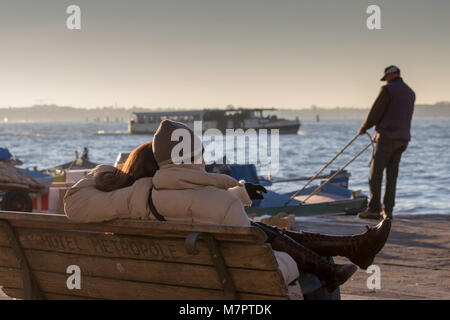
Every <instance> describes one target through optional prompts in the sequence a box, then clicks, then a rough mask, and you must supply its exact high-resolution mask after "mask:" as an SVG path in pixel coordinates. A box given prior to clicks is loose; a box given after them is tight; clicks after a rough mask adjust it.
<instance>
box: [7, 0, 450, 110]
mask: <svg viewBox="0 0 450 320" xmlns="http://www.w3.org/2000/svg"><path fill="white" fill-rule="evenodd" d="M71 4H76V5H79V6H80V7H81V11H82V16H81V21H82V26H81V27H82V29H81V30H68V29H67V28H66V19H67V17H68V14H67V13H66V8H67V7H68V6H69V5H71ZM370 4H377V5H379V6H380V7H381V21H382V30H368V29H367V27H366V19H367V17H368V15H367V14H366V8H367V7H368V5H370ZM390 64H396V65H398V66H399V67H400V69H401V70H402V71H403V76H404V79H405V81H406V82H407V83H409V84H410V85H411V86H412V87H413V89H414V90H415V91H416V94H417V102H418V103H435V102H437V101H442V100H447V101H448V100H450V1H449V0H430V1H425V0H389V1H381V0H372V1H364V0H340V1H336V0H329V1H325V0H311V1H309V0H308V1H300V0H297V1H294V0H291V1H288V0H273V1H266V0H239V1H237V0H178V1H173V0H161V1H159V0H158V1H154V0H146V1H138V0H130V1H123V0H122V1H111V0H110V1H106V0H88V1H87V0H86V1H85V0H71V1H61V0H54V1H44V0H39V1H38V0H35V1H28V0H27V1H23V0H0V66H1V69H0V70H1V71H0V107H8V106H29V105H32V104H38V103H55V104H60V105H71V106H75V107H97V106H105V105H113V104H115V103H117V104H118V105H119V106H124V107H131V106H133V105H136V106H141V107H195V108H200V107H224V106H225V105H227V104H233V105H236V106H246V107H257V106H267V107H268V106H275V107H280V108H288V107H289V108H302V107H309V106H310V105H312V104H316V105H318V106H325V107H335V106H355V107H369V106H370V105H371V103H372V101H373V100H374V98H375V97H376V95H377V93H378V90H379V87H380V86H381V85H382V83H381V82H380V81H379V78H380V77H381V75H382V71H383V69H384V67H386V66H387V65H390Z"/></svg>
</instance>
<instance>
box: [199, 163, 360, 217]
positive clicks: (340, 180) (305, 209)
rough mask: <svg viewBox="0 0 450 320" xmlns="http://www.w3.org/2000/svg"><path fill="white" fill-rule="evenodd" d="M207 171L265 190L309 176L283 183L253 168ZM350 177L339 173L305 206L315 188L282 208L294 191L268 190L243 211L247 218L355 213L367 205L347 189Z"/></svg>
mask: <svg viewBox="0 0 450 320" xmlns="http://www.w3.org/2000/svg"><path fill="white" fill-rule="evenodd" d="M206 169H207V171H210V172H220V173H226V174H229V175H231V176H232V177H234V178H236V179H238V180H240V179H244V180H246V181H247V182H251V183H257V184H261V185H263V186H265V187H267V188H268V187H270V186H271V185H272V184H273V183H278V182H294V181H302V180H308V179H309V177H299V178H295V179H284V180H281V179H278V180H272V181H270V180H265V179H262V178H261V177H258V176H257V174H256V167H255V166H254V165H237V164H232V165H223V164H212V165H207V166H206ZM333 173H334V172H333V171H332V172H331V173H330V174H329V175H322V176H319V177H318V178H321V179H324V178H328V177H330V176H331V175H332V174H333ZM349 177H350V173H348V172H346V171H344V172H342V173H341V174H340V175H338V176H336V177H335V178H334V179H333V180H331V182H330V183H329V184H327V185H325V186H324V187H323V188H322V190H321V191H320V192H319V193H317V194H316V195H313V196H312V197H310V198H309V199H308V201H307V202H306V203H304V202H303V200H304V199H305V198H306V197H307V196H308V195H310V194H311V193H312V192H313V191H314V190H315V189H316V188H317V186H318V185H316V186H311V187H309V188H306V189H305V190H303V191H302V192H301V193H300V194H298V195H297V196H296V197H295V198H294V199H293V200H292V201H291V202H290V203H289V205H288V206H284V204H285V203H286V202H287V201H288V200H289V198H290V197H291V196H292V195H293V194H294V192H295V191H292V192H288V193H277V192H274V191H272V190H270V188H269V189H268V193H267V194H264V200H256V201H253V205H252V206H251V207H248V208H246V211H247V213H248V214H250V215H255V214H256V215H258V216H262V215H269V216H275V215H277V214H279V213H287V214H294V215H295V216H307V215H313V214H329V213H346V214H356V213H358V212H360V211H362V210H363V209H364V208H365V207H366V206H367V196H365V195H363V194H361V192H360V191H353V190H351V189H349V188H348V181H349Z"/></svg>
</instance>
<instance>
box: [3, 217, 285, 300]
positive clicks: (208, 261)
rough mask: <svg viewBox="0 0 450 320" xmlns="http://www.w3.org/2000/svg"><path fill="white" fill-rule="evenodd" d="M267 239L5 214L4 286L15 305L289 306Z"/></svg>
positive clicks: (175, 226)
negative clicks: (179, 302)
mask: <svg viewBox="0 0 450 320" xmlns="http://www.w3.org/2000/svg"><path fill="white" fill-rule="evenodd" d="M265 239H266V236H265V234H264V233H263V232H262V231H261V230H259V229H257V228H255V227H234V226H222V225H206V224H190V223H174V222H159V221H144V220H116V221H113V222H108V223H101V224H100V223H95V224H93V223H92V224H80V223H74V222H72V221H70V220H68V219H67V218H66V217H65V216H61V215H53V214H37V213H19V212H4V211H3V212H0V286H3V291H4V292H5V293H6V294H7V295H9V296H11V297H17V298H39V297H41V298H45V299H190V300H200V299H224V298H227V299H228V298H237V299H286V292H287V290H286V286H285V284H284V280H283V278H282V275H281V273H280V271H279V269H278V264H277V262H276V259H275V257H274V254H273V251H272V248H271V246H270V245H269V244H267V243H264V241H265ZM188 251H189V252H188ZM73 265H74V266H78V267H79V268H80V272H81V289H69V288H68V285H67V282H68V279H69V277H70V276H71V274H72V272H70V273H67V268H68V267H69V266H73ZM69 281H70V280H69Z"/></svg>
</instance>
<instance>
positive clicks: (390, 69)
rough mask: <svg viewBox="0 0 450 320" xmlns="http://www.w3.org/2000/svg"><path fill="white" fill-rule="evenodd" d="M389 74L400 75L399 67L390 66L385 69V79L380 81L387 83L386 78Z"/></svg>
mask: <svg viewBox="0 0 450 320" xmlns="http://www.w3.org/2000/svg"><path fill="white" fill-rule="evenodd" d="M389 73H398V74H400V69H399V68H398V67H396V66H389V67H387V68H385V69H384V76H383V78H381V79H380V81H385V80H386V76H387V75H388V74H389Z"/></svg>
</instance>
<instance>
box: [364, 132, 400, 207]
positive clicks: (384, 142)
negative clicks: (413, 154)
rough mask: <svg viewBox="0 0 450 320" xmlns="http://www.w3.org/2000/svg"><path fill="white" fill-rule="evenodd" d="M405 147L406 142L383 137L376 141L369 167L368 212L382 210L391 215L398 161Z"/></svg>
mask: <svg viewBox="0 0 450 320" xmlns="http://www.w3.org/2000/svg"><path fill="white" fill-rule="evenodd" d="M407 147H408V141H405V140H397V139H389V138H386V137H383V136H381V137H380V138H379V139H378V142H377V146H376V149H375V155H374V159H373V161H372V164H371V166H370V176H369V186H370V201H369V209H370V211H372V212H381V210H382V209H384V212H385V213H386V214H389V215H391V214H392V212H393V209H394V205H395V189H396V185H397V176H398V168H399V164H400V159H401V157H402V153H403V151H405V150H406V148H407ZM384 169H386V190H385V192H384V200H383V208H381V183H382V181H383V172H384Z"/></svg>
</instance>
